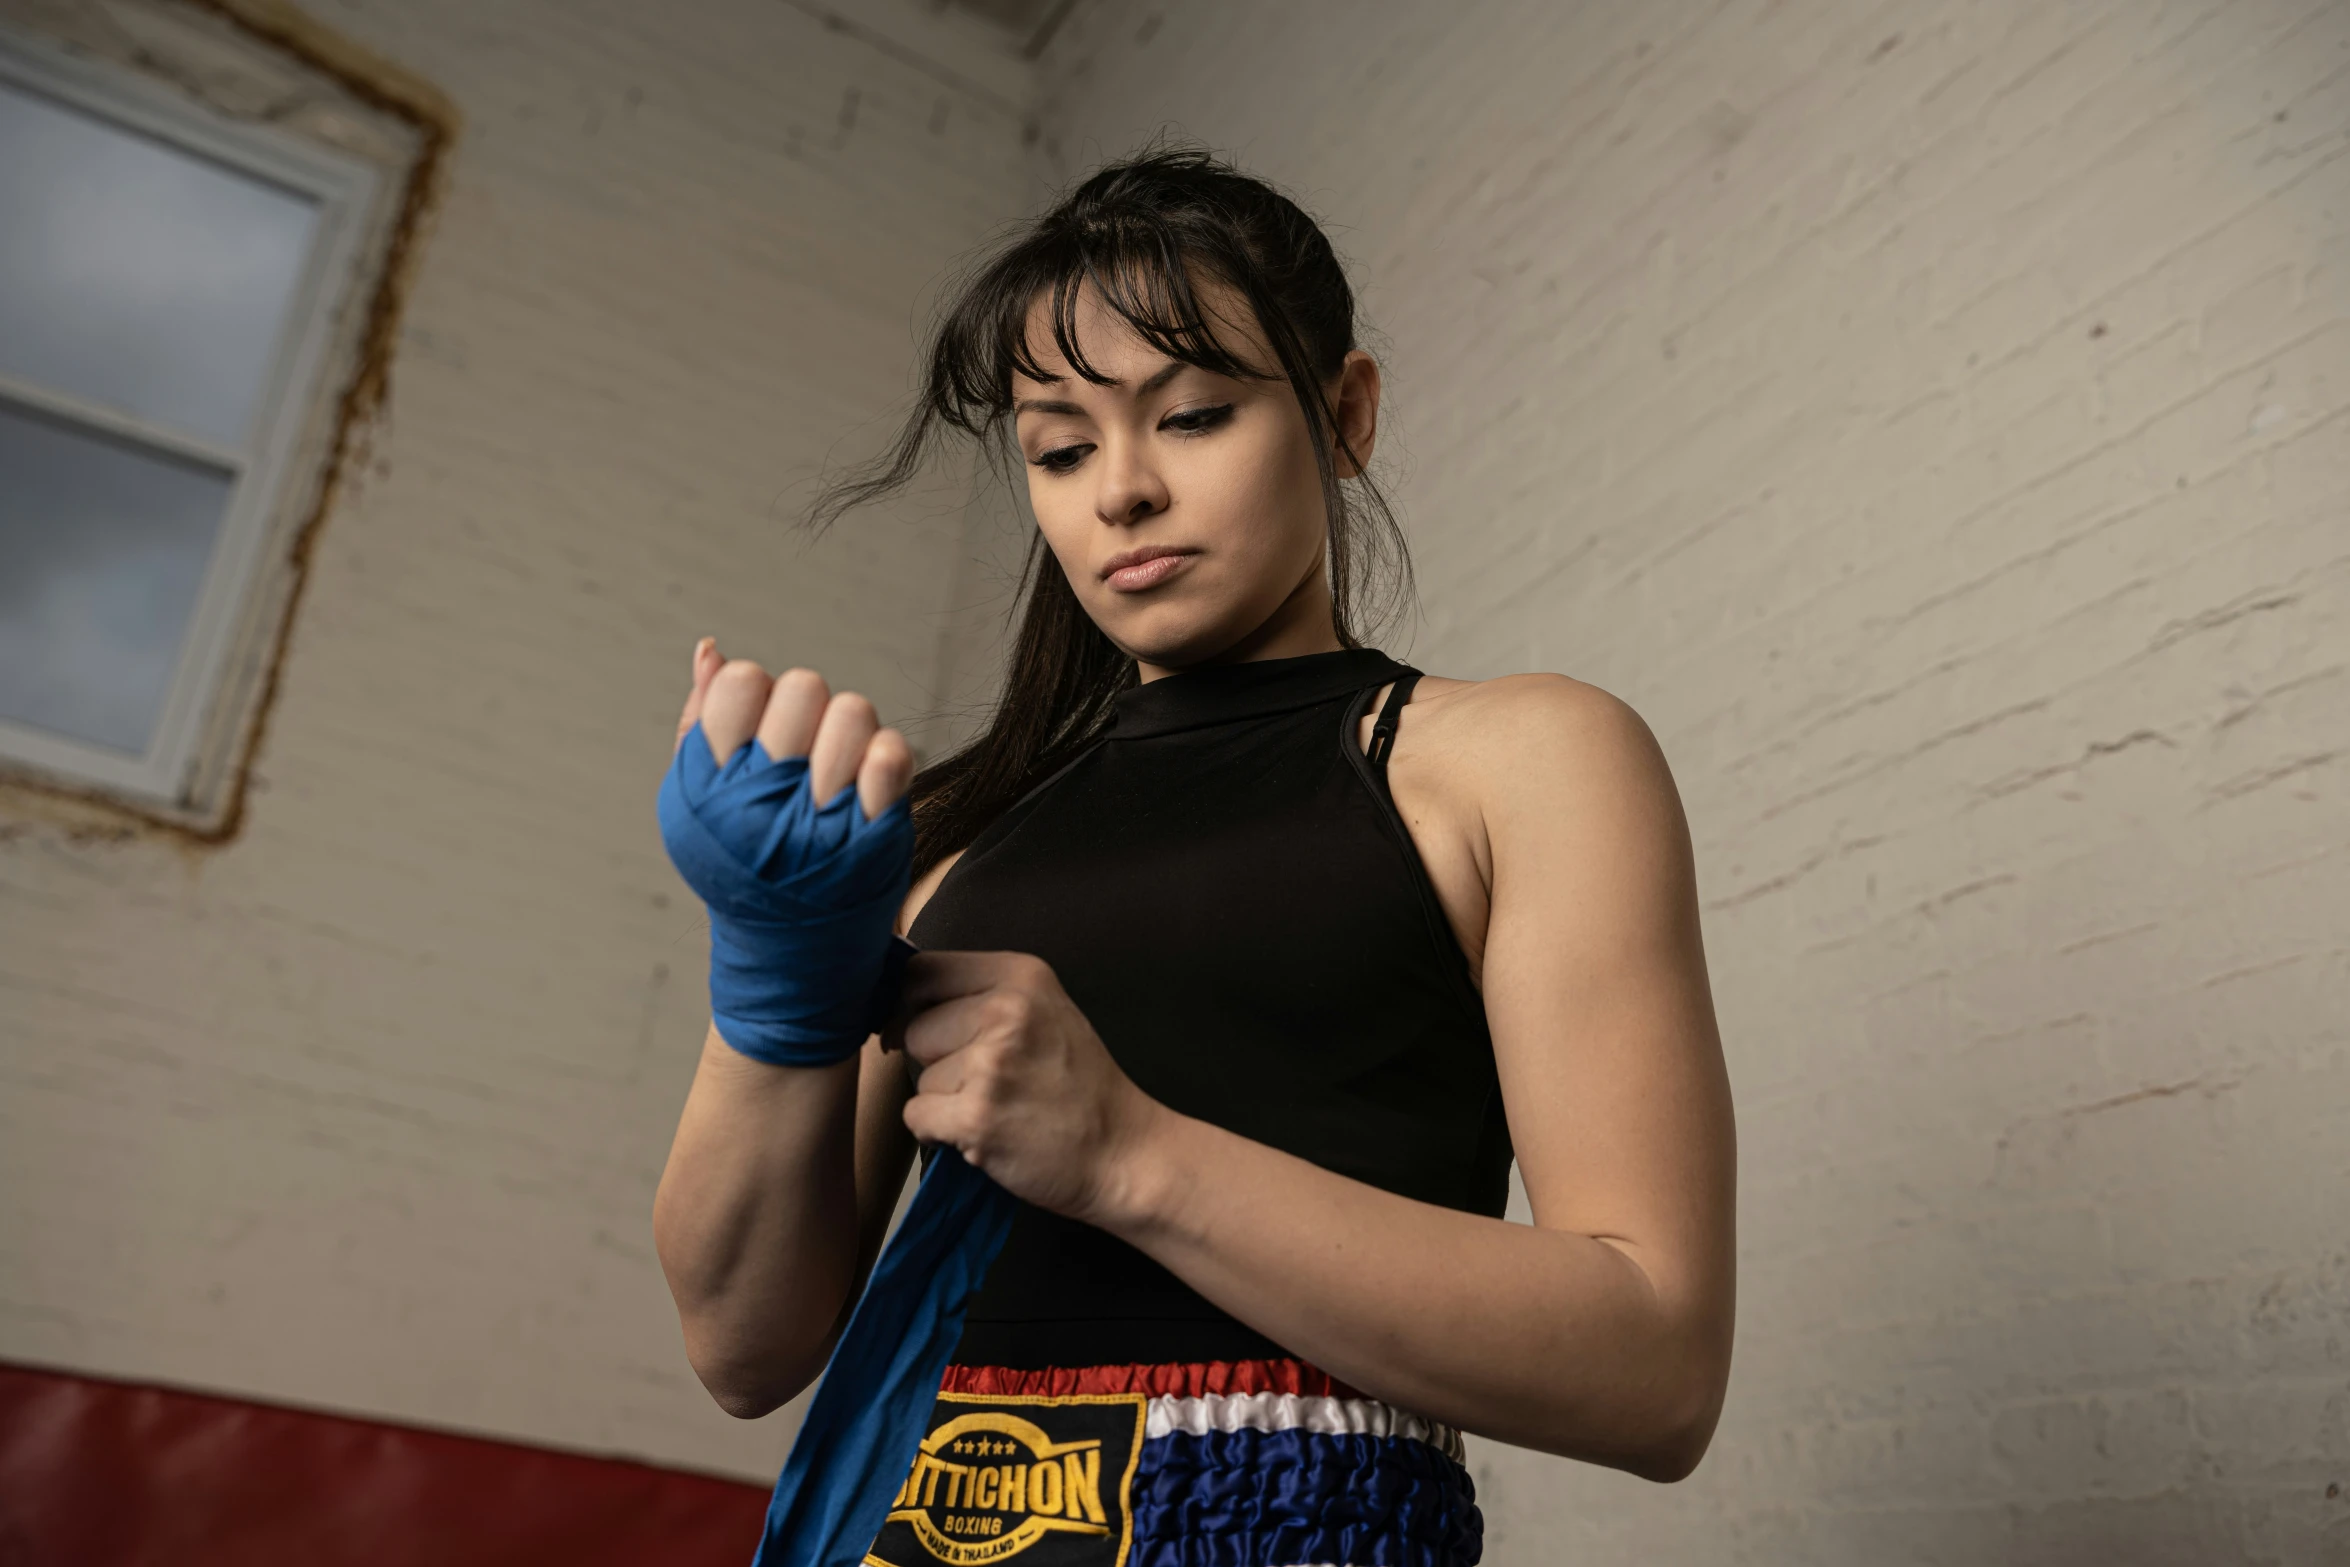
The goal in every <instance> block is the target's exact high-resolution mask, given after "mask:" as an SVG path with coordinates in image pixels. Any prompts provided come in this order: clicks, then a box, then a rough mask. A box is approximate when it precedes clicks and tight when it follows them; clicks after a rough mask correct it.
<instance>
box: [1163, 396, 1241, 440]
mask: <svg viewBox="0 0 2350 1567" xmlns="http://www.w3.org/2000/svg"><path fill="white" fill-rule="evenodd" d="M1231 417H1232V405H1231V404H1230V403H1218V404H1216V405H1215V406H1214V407H1212V408H1186V409H1184V410H1183V411H1182V412H1180V413H1171V414H1169V415H1167V417H1166V418H1164V419H1162V420H1160V421H1159V428H1161V429H1163V430H1173V431H1174V432H1175V433H1176V434H1178V435H1203V434H1205V433H1206V432H1208V431H1210V430H1213V429H1214V428H1216V426H1218V425H1220V424H1222V423H1223V422H1224V421H1225V420H1227V419H1229V418H1231Z"/></svg>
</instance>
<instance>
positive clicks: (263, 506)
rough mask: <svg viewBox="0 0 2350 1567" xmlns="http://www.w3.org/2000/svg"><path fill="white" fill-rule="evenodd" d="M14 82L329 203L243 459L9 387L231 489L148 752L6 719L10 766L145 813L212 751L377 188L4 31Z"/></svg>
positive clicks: (365, 174) (353, 167)
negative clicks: (217, 705) (214, 711)
mask: <svg viewBox="0 0 2350 1567" xmlns="http://www.w3.org/2000/svg"><path fill="white" fill-rule="evenodd" d="M0 82H4V83H6V84H7V86H8V87H10V88H11V89H13V90H15V91H18V92H24V93H29V94H31V95H33V96H34V97H39V98H46V99H48V100H50V101H51V102H53V103H57V104H60V105H63V106H64V107H65V108H67V109H70V110H74V111H78V112H80V113H82V114H86V115H90V116H92V117H94V118H97V119H99V120H103V121H106V122H108V123H110V124H112V125H115V126H118V127H120V128H122V129H124V130H126V131H129V132H132V133H134V134H137V135H143V136H147V137H150V138H152V139H153V140H155V141H158V142H161V143H163V144H164V145H165V146H168V147H172V148H174V149H177V150H179V151H182V152H186V153H191V154H193V155H195V156H197V157H200V158H204V159H207V160H209V161H211V162H214V163H217V164H220V165H222V166H224V167H226V168H228V169H231V170H234V171H235V172H237V173H239V174H242V175H245V176H246V177H248V178H252V179H258V180H262V181H265V182H267V183H270V184H273V185H277V186H280V187H282V188H284V189H286V190H289V191H292V192H295V193H297V194H299V195H301V196H304V197H306V198H308V199H310V200H312V201H314V202H316V203H317V208H318V225H317V228H316V230H315V231H314V233H313V236H312V240H311V246H310V254H309V256H308V258H307V260H306V262H305V264H304V266H303V268H302V272H301V276H300V278H299V280H298V281H297V283H296V285H295V287H294V291H293V295H292V298H291V299H290V300H289V301H288V306H287V310H286V314H285V317H284V325H283V326H282V328H281V329H280V337H279V342H278V344H277V352H276V355H275V357H274V359H273V360H272V362H271V364H270V367H269V371H268V375H267V378H266V379H265V380H264V382H263V385H262V390H261V394H260V397H259V399H258V400H257V401H256V404H255V414H254V418H253V420H252V423H251V427H250V428H249V429H248V431H247V432H246V437H245V440H246V444H245V445H244V446H242V447H234V446H221V445H215V444H214V443H212V442H209V441H203V440H199V439H196V438H194V437H191V436H189V435H186V434H184V433H181V432H178V431H174V430H170V429H166V428H163V427H161V426H158V425H155V424H152V423H150V422H148V421H146V420H144V419H140V418H137V417H135V416H133V415H131V414H129V413H127V412H125V411H123V410H120V409H114V408H108V407H105V406H102V405H100V404H97V403H93V402H89V401H87V400H85V399H82V398H78V397H72V396H68V395H65V394H62V393H59V392H55V391H52V390H50V389H48V388H46V387H41V386H35V385H30V384H27V383H25V382H23V381H20V380H17V379H16V378H14V377H12V376H9V375H7V374H5V373H0V403H6V404H8V405H11V406H13V407H16V408H20V409H23V410H26V411H28V412H31V413H34V414H36V415H40V416H44V417H47V418H51V419H55V420H58V421H60V422H63V423H66V424H69V425H75V426H79V427H81V428H83V429H87V430H91V431H95V432H97V433H100V434H104V435H107V436H111V437H114V438H116V439H119V440H123V441H125V442H127V443H129V444H131V445H132V446H134V447H143V448H146V449H148V450H151V451H160V452H165V453H169V454H171V455H173V456H176V457H179V458H182V459H185V460H191V461H194V462H197V463H200V464H202V465H203V466H205V467H207V468H209V469H212V470H214V471H216V472H220V473H224V474H226V475H228V476H229V478H230V482H231V489H230V491H229V496H228V500H227V503H226V507H225V510H224V513H223V515H222V517H221V525H220V533H219V536H218V537H217V539H216V540H215V541H214V545H213V550H212V559H211V560H210V562H209V563H208V564H207V566H206V568H205V572H204V578H203V583H202V586H201V587H200V588H199V589H198V592H197V596H196V603H195V607H194V610H193V612H192V613H191V614H190V616H189V619H188V631H187V637H186V640H185V641H184V642H183V643H182V644H181V648H180V660H179V666H178V667H177V668H176V669H175V670H174V671H173V672H172V677H171V682H170V685H169V686H168V687H167V689H166V694H165V697H164V701H163V705H162V708H161V710H160V711H159V712H158V714H157V717H156V722H155V729H154V733H153V734H152V736H151V737H150V739H149V741H148V747H147V751H146V754H145V755H143V756H138V757H130V756H126V755H124V754H123V753H122V752H120V751H116V750H112V749H109V748H106V747H102V746H95V745H90V744H87V743H84V742H82V741H79V740H73V739H69V738H67V737H65V736H63V735H59V734H56V733H54V732H52V731H49V730H45V729H35V728H32V727H30V726H29V725H24V724H17V723H11V722H9V721H8V720H6V719H4V718H0V762H12V763H17V764H21V765H24V766H28V767H31V768H34V769H37V770H39V771H40V772H43V773H47V774H50V775H53V776H56V777H60V778H63V779H66V780H68V781H72V782H77V783H81V784H85V785H96V786H98V787H99V788H101V789H103V790H105V791H106V792H108V793H112V794H120V795H127V796H130V797H133V798H134V799H136V800H138V801H141V802H151V803H158V804H165V805H174V806H177V805H182V804H185V803H187V802H186V796H187V793H188V790H189V788H190V785H191V783H192V781H193V779H194V776H195V774H196V771H197V766H198V763H199V762H200V761H201V760H202V758H201V757H200V755H199V754H198V748H199V745H200V743H201V741H202V739H203V737H204V734H205V730H206V723H205V720H206V716H207V713H208V711H209V709H210V708H211V706H212V704H213V702H214V701H215V699H216V698H217V697H219V696H220V695H221V694H222V693H221V686H222V684H223V676H224V674H225V673H226V670H227V666H228V662H229V658H230V655H231V653H232V652H233V651H234V645H235V643H236V641H237V632H238V629H239V626H240V623H241V622H242V621H243V619H244V618H245V617H244V613H243V612H244V609H245V606H246V603H247V601H248V599H249V597H250V595H251V592H252V590H253V588H254V586H255V584H256V582H257V580H258V579H259V577H260V575H261V571H262V568H263V566H264V565H265V564H267V562H268V559H269V555H268V546H269V544H270V542H271V536H272V534H273V533H274V532H276V531H277V530H276V528H275V526H274V525H275V524H276V523H277V522H278V521H279V514H280V512H281V510H282V508H283V503H284V500H285V496H286V492H287V490H288V487H289V485H291V484H298V482H299V481H300V479H302V478H304V477H307V476H304V475H297V474H294V473H292V472H290V468H291V466H292V458H293V456H294V453H295V448H296V446H297V444H298V443H299V441H300V439H301V436H302V432H303V429H304V427H305V425H306V424H307V423H309V421H310V419H311V415H312V412H313V406H314V402H315V400H316V398H317V397H318V395H319V393H320V390H321V388H320V385H319V380H320V372H321V370H322V369H323V367H324V365H325V362H326V359H327V356H328V352H329V350H330V348H331V347H332V342H333V337H334V331H333V323H334V320H335V317H336V313H337V309H338V307H339V306H340V305H341V303H342V296H343V294H344V293H345V291H347V290H348V289H349V288H350V287H351V285H352V282H353V274H354V261H355V260H356V251H357V248H358V245H359V240H360V232H361V228H362V224H363V220H364V218H365V216H366V214H367V212H368V210H369V207H370V204H371V203H372V202H373V201H374V199H375V194H376V189H377V185H378V181H379V175H378V172H377V171H376V170H375V169H373V168H371V167H370V166H369V165H367V164H365V163H363V162H361V161H359V160H358V159H356V158H353V157H349V156H346V155H344V154H341V153H338V152H336V151H334V150H333V149H331V148H328V147H323V146H320V145H317V144H316V143H312V142H308V141H303V140H300V139H297V138H295V137H293V136H290V135H288V134H286V133H284V132H282V131H278V130H275V129H273V128H271V127H269V126H264V125H254V124H248V123H245V122H242V121H238V120H232V119H229V118H227V117H225V116H223V115H220V114H216V113H214V112H212V111H211V110H209V109H207V108H205V107H204V106H203V105H201V104H196V103H192V102H189V101H188V100H187V99H185V98H182V97H179V96H177V95H175V94H173V93H171V92H169V91H168V90H166V89H164V88H162V87H161V86H159V85H157V84H156V83H153V82H150V81H148V80H146V79H144V78H142V77H140V76H137V75H135V74H133V73H131V72H129V71H127V70H124V69H122V68H120V67H117V66H110V65H106V64H102V63H99V62H95V61H91V60H86V59H83V58H81V57H79V56H76V55H72V54H68V53H65V52H64V51H62V50H58V49H54V48H51V47H49V46H47V45H45V44H41V43H38V42H35V41H32V40H28V39H25V38H23V37H22V36H21V35H17V34H12V33H5V32H0ZM0 482H4V481H0Z"/></svg>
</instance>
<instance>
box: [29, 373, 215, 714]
mask: <svg viewBox="0 0 2350 1567" xmlns="http://www.w3.org/2000/svg"><path fill="white" fill-rule="evenodd" d="M229 486H230V480H229V478H228V476H227V475H225V474H220V473H216V472H214V471H212V470H211V469H208V468H199V467H195V466H193V465H191V464H188V463H184V462H181V461H180V460H178V459H176V458H171V457H165V456H162V455H160V454H158V453H154V452H149V451H144V450H141V449H139V448H137V447H132V446H126V445H122V444H120V443H118V442H116V441H113V440H110V439H108V438H106V437H103V436H98V435H93V434H90V433H89V432H86V431H83V430H78V429H73V428H71V427H69V426H66V425H62V424H56V423H53V422H51V421H50V420H48V419H45V418H40V417H37V416H34V415H29V414H26V413H24V412H22V411H21V410H18V409H15V408H11V407H8V406H7V405H6V404H0V718H7V719H12V720H14V721H15V722H17V723H20V724H31V725H32V726H34V727H35V728H39V729H47V730H49V731H51V732H53V733H56V734H61V735H67V736H70V737H72V738H73V739H76V740H86V741H88V742H90V743H91V744H93V745H103V746H110V747H112V748H113V749H115V750H118V751H127V752H129V753H130V754H132V755H134V756H136V755H139V754H141V753H143V752H145V750H146V749H147V741H148V738H149V737H150V736H151V735H153V733H154V732H155V720H156V717H157V715H158V714H159V713H160V712H161V711H162V708H163V698H164V695H165V693H166V692H167V691H168V689H169V687H170V685H171V676H172V671H173V669H174V668H175V667H176V666H177V665H178V663H179V656H180V644H181V643H182V642H184V641H185V640H186V639H187V632H188V618H189V615H190V614H191V613H192V612H193V611H194V609H195V607H196V592H197V589H198V588H199V587H200V586H201V585H202V583H203V580H204V567H205V564H206V563H207V562H208V561H209V560H210V559H211V556H212V543H213V540H214V539H215V538H216V537H217V536H218V535H219V533H220V519H221V512H222V510H223V508H224V507H225V506H226V505H227V502H228V493H229Z"/></svg>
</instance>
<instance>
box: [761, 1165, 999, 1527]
mask: <svg viewBox="0 0 2350 1567" xmlns="http://www.w3.org/2000/svg"><path fill="white" fill-rule="evenodd" d="M1013 1207H1014V1202H1013V1198H1012V1195H1011V1193H1009V1192H1007V1191H1005V1190H1004V1189H1003V1188H1002V1187H1001V1186H998V1185H997V1184H996V1183H995V1182H993V1181H991V1180H989V1179H988V1178H987V1177H986V1176H984V1175H982V1174H980V1173H979V1172H978V1171H977V1170H974V1169H972V1168H971V1166H969V1165H968V1164H965V1163H964V1162H963V1156H962V1155H961V1154H959V1153H957V1152H955V1150H953V1149H952V1148H941V1149H939V1150H937V1152H936V1154H935V1155H934V1156H933V1157H932V1159H931V1161H930V1168H929V1169H927V1170H925V1171H923V1172H922V1184H921V1185H920V1186H918V1187H916V1188H915V1189H914V1200H913V1202H912V1203H911V1204H909V1205H908V1206H907V1208H906V1217H905V1218H904V1219H903V1220H902V1221H901V1222H900V1223H899V1225H898V1229H897V1233H896V1234H895V1235H892V1236H891V1237H890V1241H889V1245H888V1246H887V1247H885V1248H884V1249H883V1250H882V1253H881V1260H880V1261H879V1262H878V1263H876V1264H875V1265H874V1268H873V1279H872V1282H871V1283H869V1284H867V1285H866V1286H865V1293H864V1296H863V1297H862V1298H861V1299H859V1300H858V1302H857V1310H856V1314H855V1315H853V1316H851V1317H850V1318H849V1325H848V1328H847V1330H846V1331H844V1332H843V1333H842V1334H841V1338H840V1343H839V1345H838V1346H836V1347H835V1348H834V1350H833V1352H832V1363H831V1364H830V1365H829V1366H827V1367H826V1368H825V1371H824V1380H823V1381H822V1382H821V1383H819V1384H818V1385H817V1388H816V1396H815V1398H813V1399H811V1400H810V1401H809V1404H808V1418H807V1419H806V1421H805V1422H803V1423H802V1424H801V1426H800V1434H799V1435H798V1436H797V1437H795V1438H794V1439H793V1441H792V1449H791V1457H790V1458H789V1459H788V1460H786V1462H785V1463H784V1466H783V1474H782V1475H781V1476H780V1477H779V1478H778V1479H777V1480H776V1482H775V1495H774V1496H773V1497H772V1498H770V1499H769V1501H768V1503H767V1532H766V1535H765V1537H764V1538H762V1539H761V1541H760V1542H759V1554H758V1556H757V1557H755V1558H754V1559H753V1567H857V1564H858V1563H860V1562H862V1561H864V1559H865V1552H866V1550H867V1548H869V1547H870V1546H871V1545H872V1544H873V1537H874V1536H875V1535H877V1534H879V1533H880V1532H881V1524H882V1520H883V1518H885V1517H886V1516H887V1515H888V1513H889V1504H890V1500H891V1498H893V1497H895V1496H896V1495H897V1491H898V1487H899V1486H900V1485H902V1484H904V1483H905V1479H906V1472H907V1471H908V1470H909V1469H910V1468H912V1467H913V1463H914V1452H915V1449H917V1448H919V1447H920V1446H921V1445H922V1433H923V1431H924V1430H925V1428H926V1427H927V1426H928V1424H929V1420H930V1411H931V1408H932V1406H933V1404H934V1403H935V1401H936V1399H937V1397H938V1384H939V1378H940V1377H941V1376H943V1375H944V1374H945V1372H946V1367H947V1357H948V1356H950V1355H952V1354H953V1353H954V1351H955V1341H956V1340H957V1339H958V1338H959V1337H961V1336H962V1331H963V1308H964V1306H965V1305H967V1304H968V1303H969V1301H970V1299H971V1295H972V1292H973V1291H975V1290H977V1289H978V1288H979V1282H980V1280H981V1279H983V1278H985V1277H986V1276H987V1268H988V1264H990V1263H992V1262H994V1261H995V1255H996V1253H997V1252H999V1251H1001V1250H1002V1249H1003V1245H1004V1236H1005V1234H1006V1233H1007V1232H1009V1231H1010V1229H1011V1227H1012V1210H1013Z"/></svg>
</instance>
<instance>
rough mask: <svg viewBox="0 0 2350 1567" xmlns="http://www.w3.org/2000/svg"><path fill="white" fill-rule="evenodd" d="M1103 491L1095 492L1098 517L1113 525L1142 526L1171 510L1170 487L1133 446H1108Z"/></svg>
mask: <svg viewBox="0 0 2350 1567" xmlns="http://www.w3.org/2000/svg"><path fill="white" fill-rule="evenodd" d="M1096 471H1097V472H1099V473H1100V474H1101V487H1100V488H1099V489H1097V490H1095V491H1094V497H1093V510H1094V515H1095V516H1097V517H1099V518H1101V520H1102V521H1104V522H1107V523H1111V524H1114V525H1115V524H1125V523H1133V522H1140V521H1141V520H1142V519H1143V518H1145V517H1148V516H1151V515H1153V514H1154V513H1157V512H1162V511H1165V510H1166V509H1167V499H1168V497H1167V485H1166V481H1165V480H1164V479H1163V478H1161V477H1160V475H1159V471H1158V469H1157V468H1156V467H1154V466H1152V465H1151V463H1149V462H1148V461H1147V460H1145V458H1144V456H1143V454H1142V453H1141V452H1140V451H1138V450H1137V449H1136V447H1135V445H1134V443H1132V442H1128V441H1113V442H1109V443H1107V444H1106V445H1105V448H1104V450H1103V452H1102V463H1101V466H1100V467H1099V468H1098V469H1097V470H1096Z"/></svg>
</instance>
